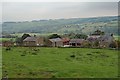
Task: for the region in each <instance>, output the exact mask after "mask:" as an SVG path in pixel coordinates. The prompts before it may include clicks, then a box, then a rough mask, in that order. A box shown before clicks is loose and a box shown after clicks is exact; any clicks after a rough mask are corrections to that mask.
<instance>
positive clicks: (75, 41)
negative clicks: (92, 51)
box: [69, 39, 85, 47]
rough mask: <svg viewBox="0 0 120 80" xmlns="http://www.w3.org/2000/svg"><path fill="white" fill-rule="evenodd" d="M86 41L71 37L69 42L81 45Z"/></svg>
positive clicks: (73, 44)
mask: <svg viewBox="0 0 120 80" xmlns="http://www.w3.org/2000/svg"><path fill="white" fill-rule="evenodd" d="M84 41H85V40H84V39H70V42H69V44H70V45H71V46H74V47H81V46H82V44H83V43H84Z"/></svg>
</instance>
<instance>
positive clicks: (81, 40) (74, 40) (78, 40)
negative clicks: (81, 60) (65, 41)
mask: <svg viewBox="0 0 120 80" xmlns="http://www.w3.org/2000/svg"><path fill="white" fill-rule="evenodd" d="M83 41H84V39H70V42H69V43H82V42H83Z"/></svg>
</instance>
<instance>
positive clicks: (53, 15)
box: [2, 2, 118, 21]
mask: <svg viewBox="0 0 120 80" xmlns="http://www.w3.org/2000/svg"><path fill="white" fill-rule="evenodd" d="M115 15H116V16H117V15H118V3H117V2H17V3H15V2H4V3H3V4H2V20H3V21H26V20H29V21H31V20H36V19H37V20H39V19H59V18H84V17H96V16H115Z"/></svg>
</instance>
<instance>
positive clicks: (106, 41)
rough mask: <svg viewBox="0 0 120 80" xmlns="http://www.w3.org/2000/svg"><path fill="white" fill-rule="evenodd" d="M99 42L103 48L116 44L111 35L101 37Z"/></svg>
mask: <svg viewBox="0 0 120 80" xmlns="http://www.w3.org/2000/svg"><path fill="white" fill-rule="evenodd" d="M98 40H99V46H100V47H103V48H108V47H109V45H110V44H111V43H112V42H115V40H114V37H113V35H109V34H106V35H102V36H101V37H99V38H98Z"/></svg>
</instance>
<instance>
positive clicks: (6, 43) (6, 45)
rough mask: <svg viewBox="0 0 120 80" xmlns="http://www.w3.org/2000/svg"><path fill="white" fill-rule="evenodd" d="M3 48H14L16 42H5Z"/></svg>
mask: <svg viewBox="0 0 120 80" xmlns="http://www.w3.org/2000/svg"><path fill="white" fill-rule="evenodd" d="M2 46H3V47H9V46H14V42H12V41H3V42H2Z"/></svg>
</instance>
